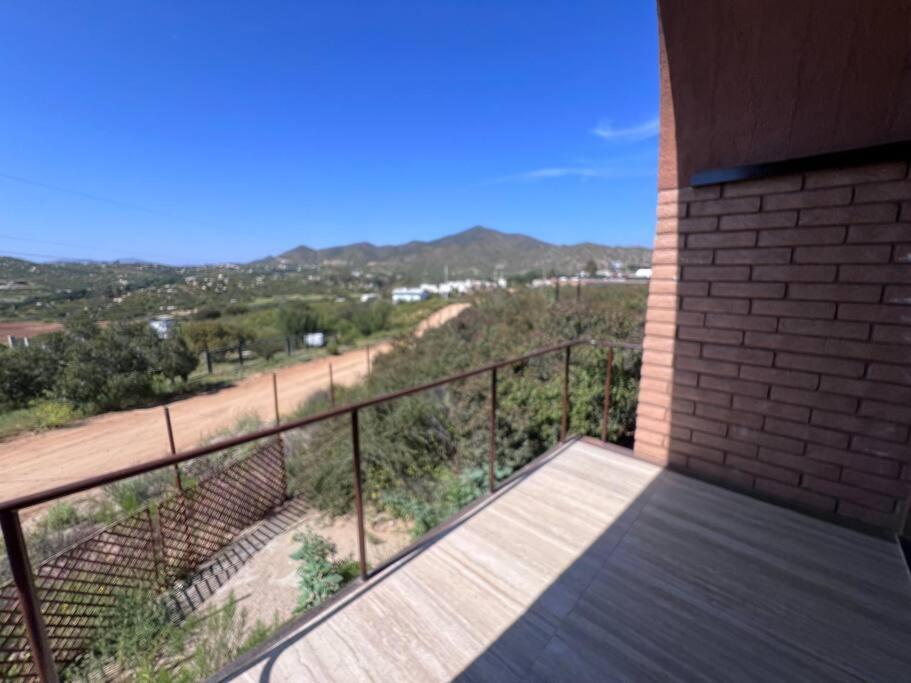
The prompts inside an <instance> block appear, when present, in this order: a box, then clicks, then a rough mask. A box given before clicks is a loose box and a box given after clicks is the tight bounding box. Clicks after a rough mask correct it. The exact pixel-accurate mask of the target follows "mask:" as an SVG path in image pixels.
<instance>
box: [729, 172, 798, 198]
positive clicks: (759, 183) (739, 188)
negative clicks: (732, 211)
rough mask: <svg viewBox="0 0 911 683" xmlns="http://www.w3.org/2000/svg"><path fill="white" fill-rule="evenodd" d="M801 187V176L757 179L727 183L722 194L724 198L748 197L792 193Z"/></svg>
mask: <svg viewBox="0 0 911 683" xmlns="http://www.w3.org/2000/svg"><path fill="white" fill-rule="evenodd" d="M802 185H803V176H800V175H788V176H777V177H775V178H759V179H758V180H743V181H740V182H733V183H727V184H725V185H724V188H723V189H722V194H723V195H724V196H725V197H749V196H753V195H763V194H771V193H773V192H793V191H794V190H799V189H800V188H801V186H802Z"/></svg>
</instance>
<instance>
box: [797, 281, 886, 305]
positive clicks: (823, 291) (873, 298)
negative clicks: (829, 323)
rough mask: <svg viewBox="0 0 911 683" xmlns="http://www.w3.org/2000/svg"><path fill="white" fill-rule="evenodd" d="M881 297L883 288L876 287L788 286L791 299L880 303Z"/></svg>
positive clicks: (798, 284) (799, 284)
mask: <svg viewBox="0 0 911 683" xmlns="http://www.w3.org/2000/svg"><path fill="white" fill-rule="evenodd" d="M881 295H882V287H879V286H876V285H811V284H802V283H794V284H789V285H788V298H789V299H808V300H811V301H838V302H856V303H862V302H867V303H875V302H878V301H879V298H880V296H881Z"/></svg>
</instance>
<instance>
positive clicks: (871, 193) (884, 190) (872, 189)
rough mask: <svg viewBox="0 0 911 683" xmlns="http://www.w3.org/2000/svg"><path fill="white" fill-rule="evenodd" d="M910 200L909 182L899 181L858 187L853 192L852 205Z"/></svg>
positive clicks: (910, 188) (910, 189) (910, 185)
mask: <svg viewBox="0 0 911 683" xmlns="http://www.w3.org/2000/svg"><path fill="white" fill-rule="evenodd" d="M902 199H911V182H909V181H907V180H899V181H893V182H888V183H869V184H866V185H859V186H858V187H857V189H855V190H854V203H855V204H865V203H869V202H889V201H899V200H902Z"/></svg>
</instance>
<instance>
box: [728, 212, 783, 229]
mask: <svg viewBox="0 0 911 683" xmlns="http://www.w3.org/2000/svg"><path fill="white" fill-rule="evenodd" d="M795 225H797V212H796V211H774V212H765V211H764V212H762V213H745V214H740V215H736V216H722V217H721V221H720V222H719V223H718V228H719V229H721V230H761V229H764V228H790V227H793V226H795Z"/></svg>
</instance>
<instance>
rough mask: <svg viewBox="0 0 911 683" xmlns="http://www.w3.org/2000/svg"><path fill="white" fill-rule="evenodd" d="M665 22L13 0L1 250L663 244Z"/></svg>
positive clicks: (191, 255)
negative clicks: (481, 239)
mask: <svg viewBox="0 0 911 683" xmlns="http://www.w3.org/2000/svg"><path fill="white" fill-rule="evenodd" d="M656 34H657V28H656V18H655V7H654V3H650V2H639V1H638V0H635V1H633V0H622V1H616V0H615V1H613V2H610V1H607V0H601V1H599V2H590V3H588V2H581V1H580V2H571V3H566V2H528V1H527V0H524V1H522V2H496V1H488V2H471V1H468V0H453V1H436V0H435V1H433V2H409V3H405V2H391V3H383V2H375V3H363V2H355V3H351V2H342V1H334V2H325V3H316V2H306V1H299V2H272V1H261V2H230V3H227V2H201V1H194V2H184V1H179V2H172V1H164V0H156V1H155V2H146V3H133V2H130V3H125V2H122V1H121V0H111V1H100V0H88V1H87V2H52V1H44V2H28V1H27V0H15V1H11V2H6V3H3V5H2V7H0V82H2V83H3V90H4V95H3V106H2V107H0V207H2V210H0V253H4V254H10V255H26V257H31V258H33V259H34V260H46V259H47V257H51V256H66V257H72V258H98V259H113V258H120V257H123V258H146V259H149V260H155V261H161V262H166V263H196V262H216V261H223V260H250V259H254V258H258V257H261V256H264V255H266V254H275V253H279V252H281V251H284V250H286V249H289V248H291V247H293V246H296V245H298V244H306V245H309V246H313V247H325V246H332V245H336V244H344V243H348V242H355V241H361V240H366V241H371V242H374V243H377V244H394V243H400V242H405V241H408V240H411V239H433V238H436V237H441V236H443V235H446V234H450V233H453V232H457V231H459V230H462V229H465V228H468V227H471V226H473V225H476V224H481V225H486V226H488V227H492V228H496V229H498V230H503V231H508V232H522V233H525V234H529V235H532V236H535V237H538V238H540V239H544V240H548V241H552V242H557V243H573V242H581V241H587V240H591V241H595V242H600V243H604V244H617V245H635V244H640V245H641V244H644V245H648V244H650V243H651V240H652V236H653V229H654V219H653V217H654V206H655V187H656V158H657V113H658V66H657V50H658V48H657V35H656ZM28 255H34V256H28Z"/></svg>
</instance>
